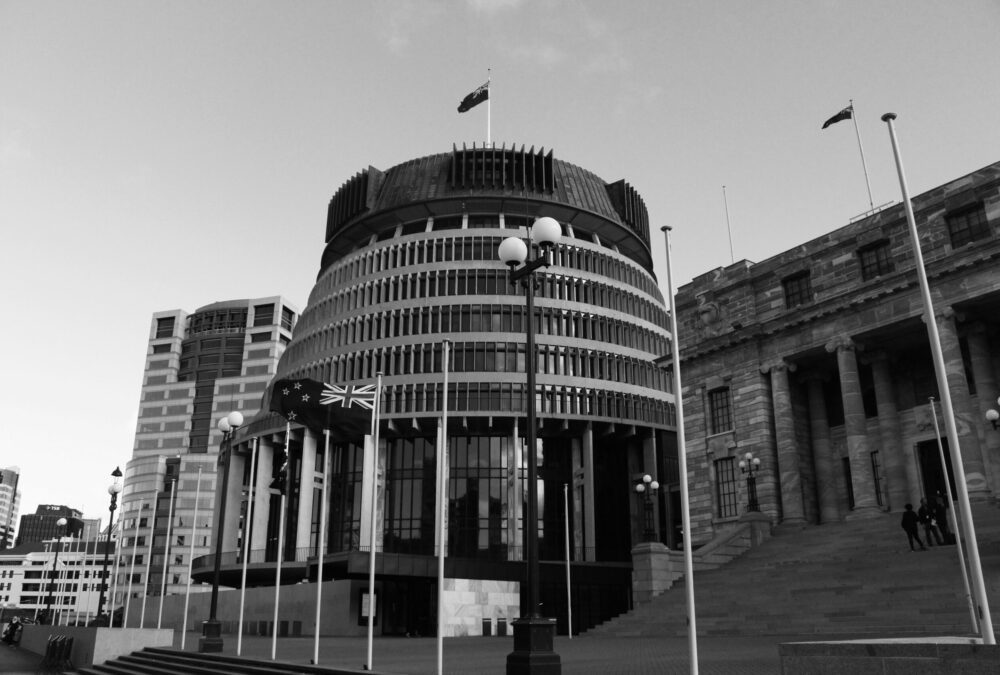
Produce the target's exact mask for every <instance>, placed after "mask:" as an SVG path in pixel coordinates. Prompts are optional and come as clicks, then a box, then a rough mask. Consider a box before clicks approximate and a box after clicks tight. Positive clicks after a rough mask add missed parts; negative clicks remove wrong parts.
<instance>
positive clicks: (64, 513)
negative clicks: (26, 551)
mask: <svg viewBox="0 0 1000 675" xmlns="http://www.w3.org/2000/svg"><path fill="white" fill-rule="evenodd" d="M82 516H83V513H82V512H80V511H78V510H77V509H71V508H70V507H68V506H62V505H59V504H41V505H39V506H38V508H37V509H35V512H34V513H29V514H26V515H23V516H21V526H20V528H18V532H17V545H18V546H23V545H24V544H31V543H33V542H36V541H45V540H47V539H56V538H58V537H79V536H81V534H82V533H83V529H84V521H83V518H82ZM60 518H65V519H66V524H65V525H64V526H60V525H59V519H60Z"/></svg>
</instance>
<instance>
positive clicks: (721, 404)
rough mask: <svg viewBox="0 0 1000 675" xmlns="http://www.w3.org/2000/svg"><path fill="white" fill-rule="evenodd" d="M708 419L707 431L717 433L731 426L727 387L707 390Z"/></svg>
mask: <svg viewBox="0 0 1000 675" xmlns="http://www.w3.org/2000/svg"><path fill="white" fill-rule="evenodd" d="M708 419H709V433H712V434H719V433H722V432H724V431H729V430H731V429H732V428H733V410H732V405H731V400H730V397H729V388H728V387H722V388H720V389H713V390H712V391H710V392H708Z"/></svg>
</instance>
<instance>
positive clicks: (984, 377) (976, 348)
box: [968, 322, 1000, 494]
mask: <svg viewBox="0 0 1000 675" xmlns="http://www.w3.org/2000/svg"><path fill="white" fill-rule="evenodd" d="M968 340H969V360H970V361H972V376H973V377H974V378H975V380H976V395H977V397H978V398H979V423H980V424H982V425H984V427H983V428H984V429H985V430H986V431H985V441H986V443H985V445H984V447H983V459H984V462H985V465H986V477H987V479H988V480H989V487H990V490H991V492H993V493H994V494H996V493H997V492H998V491H1000V433H998V432H996V431H994V430H993V427H992V425H990V423H989V422H986V421H985V420H986V411H987V410H989V409H990V408H994V409H995V408H996V407H997V396H998V395H1000V391H998V390H997V380H996V374H995V372H994V370H993V357H992V356H991V355H990V344H989V341H988V339H987V335H986V326H985V325H984V324H983V323H982V322H977V323H975V324H974V325H973V326H972V328H971V330H970V331H969V333H968Z"/></svg>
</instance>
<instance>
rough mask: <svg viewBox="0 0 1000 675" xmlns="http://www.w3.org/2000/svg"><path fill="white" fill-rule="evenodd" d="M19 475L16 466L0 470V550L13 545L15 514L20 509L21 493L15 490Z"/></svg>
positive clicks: (15, 523)
mask: <svg viewBox="0 0 1000 675" xmlns="http://www.w3.org/2000/svg"><path fill="white" fill-rule="evenodd" d="M20 474H21V469H19V468H18V467H16V466H8V467H7V468H6V469H0V550H3V549H5V548H11V547H12V546H13V545H14V529H15V527H16V526H17V512H18V510H19V509H20V507H21V492H20V490H18V489H17V481H18V479H19V477H20Z"/></svg>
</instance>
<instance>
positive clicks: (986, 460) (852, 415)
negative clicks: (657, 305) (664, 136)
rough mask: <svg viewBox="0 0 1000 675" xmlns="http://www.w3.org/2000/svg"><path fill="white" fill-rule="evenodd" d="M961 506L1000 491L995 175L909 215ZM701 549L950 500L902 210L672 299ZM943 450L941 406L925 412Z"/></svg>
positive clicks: (991, 170) (966, 183)
mask: <svg viewBox="0 0 1000 675" xmlns="http://www.w3.org/2000/svg"><path fill="white" fill-rule="evenodd" d="M913 208H914V212H915V215H916V221H917V228H918V231H919V233H920V243H921V249H922V252H923V256H924V259H925V266H926V269H927V274H928V278H929V283H930V288H931V293H932V297H933V304H934V310H935V313H936V317H935V320H936V321H937V326H938V330H939V332H940V340H941V344H942V349H943V354H944V359H945V363H946V370H947V376H948V388H949V391H950V393H951V397H952V400H953V404H954V408H955V416H956V423H957V427H958V432H959V441H960V446H961V447H960V451H961V458H962V463H963V468H964V470H965V474H966V480H967V487H968V490H969V494H970V498H971V499H973V500H991V499H993V498H994V496H995V495H997V494H998V490H1000V434H998V433H997V432H996V431H994V430H993V429H992V428H990V425H989V424H987V423H986V422H985V419H984V413H985V411H986V410H987V409H989V408H990V407H991V406H993V407H995V405H994V401H995V400H996V398H997V396H998V395H1000V389H998V382H997V369H998V366H1000V359H998V358H997V356H996V355H997V352H998V347H1000V336H998V332H1000V271H998V270H1000V267H998V265H1000V163H997V164H992V165H990V166H987V167H985V168H983V169H980V170H978V171H975V172H973V173H970V174H969V175H966V176H963V177H961V178H958V179H956V180H953V181H951V182H949V183H947V184H945V185H942V186H940V187H937V188H935V189H933V190H929V191H927V192H925V193H923V194H921V195H919V196H917V197H915V198H914V199H913ZM677 312H678V324H679V326H678V340H679V343H680V351H681V368H682V378H683V383H684V394H683V395H684V412H685V421H686V435H687V454H688V467H689V470H690V472H691V479H692V491H691V509H692V511H691V513H692V516H691V518H692V530H693V539H694V541H695V544H698V543H704V542H706V541H708V540H710V539H711V538H712V537H713V536H714V535H716V534H718V533H719V532H720V531H722V530H724V529H726V528H727V526H729V525H731V524H732V523H734V522H736V521H737V520H738V519H740V518H741V517H742V516H743V515H744V513H745V512H746V510H747V507H748V502H749V498H748V490H749V487H748V481H747V480H745V479H746V476H745V475H744V474H743V473H742V472H741V469H740V460H741V459H744V458H745V457H746V455H747V453H752V455H753V456H754V457H757V458H759V459H760V460H761V463H760V467H759V469H758V470H757V471H756V476H755V477H754V478H755V481H756V492H757V498H758V501H759V507H760V511H761V512H762V513H763V514H765V515H767V516H768V517H769V518H770V519H771V522H772V523H773V524H774V525H779V524H786V525H797V524H822V523H828V522H836V521H841V520H845V519H848V520H849V519H854V518H858V519H863V518H867V517H878V516H879V515H880V514H883V513H886V512H890V511H892V512H895V511H900V510H902V508H903V505H904V504H905V503H907V502H910V503H913V504H914V505H917V504H918V503H919V500H920V498H921V497H923V496H927V495H934V494H936V493H938V492H942V493H943V492H945V489H944V488H945V483H944V481H945V480H953V478H951V474H950V458H946V461H945V464H946V465H947V466H946V467H942V466H941V462H940V460H939V449H938V434H937V433H936V431H935V425H934V418H933V415H934V412H932V407H931V404H930V401H929V399H930V398H931V397H934V398H935V400H936V401H937V400H939V399H940V396H939V393H938V384H937V381H936V378H935V374H934V369H933V363H932V355H931V349H930V343H929V340H928V334H927V329H926V325H925V324H924V321H925V319H926V317H925V315H924V306H923V303H922V299H921V295H920V290H919V286H918V281H917V274H916V271H915V268H914V257H913V254H912V245H911V240H910V236H909V233H908V229H907V224H906V219H905V213H904V210H903V207H902V205H901V204H895V205H893V206H890V207H888V208H884V209H882V210H880V211H878V212H876V213H874V214H872V215H869V216H868V217H865V218H863V219H860V220H856V221H854V222H851V223H850V224H848V225H846V226H844V227H842V228H840V229H838V230H835V231H833V232H831V233H829V234H827V235H824V236H822V237H819V238H817V239H814V240H812V241H809V242H805V243H803V244H801V245H798V246H796V247H795V248H792V249H790V250H788V251H786V252H784V253H781V254H779V255H777V256H775V257H773V258H771V259H769V260H765V261H763V262H760V263H751V262H748V261H740V262H738V263H735V264H733V265H730V266H728V267H722V268H718V269H715V270H712V271H711V272H708V273H706V274H703V275H701V276H699V277H697V278H695V279H694V280H693V281H692V282H691V283H689V284H687V285H685V286H683V287H681V288H680V289H679V292H678V302H677ZM935 405H936V408H937V416H938V420H939V425H938V426H939V428H940V429H941V439H940V440H941V442H942V443H943V444H945V452H946V455H947V439H946V438H944V425H943V422H940V419H941V418H940V416H941V410H940V406H939V405H937V404H935Z"/></svg>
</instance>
